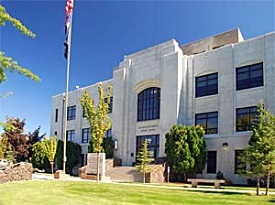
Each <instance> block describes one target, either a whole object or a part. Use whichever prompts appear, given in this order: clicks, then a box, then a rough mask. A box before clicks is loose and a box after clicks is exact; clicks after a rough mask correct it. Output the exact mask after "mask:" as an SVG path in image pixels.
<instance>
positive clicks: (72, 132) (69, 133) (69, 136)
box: [66, 130, 76, 142]
mask: <svg viewBox="0 0 275 205" xmlns="http://www.w3.org/2000/svg"><path fill="white" fill-rule="evenodd" d="M75 137H76V132H75V130H67V131H66V141H71V142H75V140H76V139H75Z"/></svg>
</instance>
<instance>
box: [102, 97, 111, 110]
mask: <svg viewBox="0 0 275 205" xmlns="http://www.w3.org/2000/svg"><path fill="white" fill-rule="evenodd" d="M104 102H105V103H107V98H105V99H104ZM112 112H113V97H110V104H109V110H108V113H112Z"/></svg>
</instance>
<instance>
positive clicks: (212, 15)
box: [0, 0, 275, 135]
mask: <svg viewBox="0 0 275 205" xmlns="http://www.w3.org/2000/svg"><path fill="white" fill-rule="evenodd" d="M1 4H2V5H3V6H5V7H6V10H7V11H8V12H9V13H10V14H11V15H12V16H14V17H17V18H18V19H20V20H21V21H22V22H23V23H24V24H25V25H26V26H27V27H28V28H29V29H31V30H32V31H33V32H34V33H35V34H36V38H35V39H31V38H28V37H26V36H24V35H22V34H21V33H20V32H19V31H17V30H16V29H15V28H13V27H12V26H11V25H9V24H6V26H4V27H1V28H0V29H1V30H0V50H2V51H4V52H5V54H6V55H7V56H11V57H13V58H14V59H15V60H17V61H18V62H19V64H20V65H22V66H24V67H27V68H29V69H31V70H32V71H33V72H34V73H36V74H37V75H39V76H40V78H41V79H42V81H41V82H39V83H36V82H33V81H32V80H30V79H27V78H25V77H23V76H20V75H18V74H16V73H14V74H8V80H7V81H6V82H4V83H3V84H1V85H0V93H6V92H9V91H12V92H13V95H12V96H9V97H7V98H5V99H3V100H1V101H0V120H2V121H5V118H6V117H7V116H9V117H19V118H20V119H25V120H26V126H25V132H32V131H33V130H34V129H36V128H37V127H38V126H41V132H42V133H43V132H46V133H47V134H48V135H49V134H50V117H51V97H52V96H54V95H57V94H60V93H63V92H65V86H66V60H65V59H64V57H63V49H64V48H63V42H64V21H65V13H64V9H65V5H66V0H44V1H42V0H36V1H34V0H32V1H27V0H16V1H13V0H1ZM274 19H275V2H274V1H273V0H271V1H265V0H258V1H183V0H182V1H134V0H132V1H93V0H75V5H74V13H73V33H72V47H71V68H70V84H69V85H70V86H69V87H70V90H72V89H74V88H75V86H76V85H78V86H80V87H83V86H88V85H90V84H94V83H96V82H99V81H103V80H107V79H110V78H112V70H113V68H114V67H116V66H117V65H118V64H119V62H120V61H122V59H123V56H124V55H128V54H131V53H134V52H137V51H140V50H142V49H145V48H148V47H150V46H153V45H156V44H159V43H162V42H165V41H167V40H170V39H176V40H177V41H178V42H179V44H181V45H183V44H186V43H189V42H192V41H196V40H199V39H201V38H205V37H208V36H211V35H214V34H217V33H221V32H224V31H228V30H231V29H233V28H237V27H239V28H240V29H241V32H242V34H243V36H244V38H245V39H249V38H253V37H257V36H260V35H264V34H265V33H268V32H272V31H274V30H275V22H274ZM0 132H1V131H0Z"/></svg>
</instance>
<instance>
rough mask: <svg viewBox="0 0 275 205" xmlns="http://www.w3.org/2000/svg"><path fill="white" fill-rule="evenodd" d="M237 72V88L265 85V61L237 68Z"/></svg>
mask: <svg viewBox="0 0 275 205" xmlns="http://www.w3.org/2000/svg"><path fill="white" fill-rule="evenodd" d="M236 74H237V77H236V85H237V90H244V89H248V88H255V87H259V86H263V85H264V80H263V63H257V64H254V65H249V66H244V67H240V68H237V70H236Z"/></svg>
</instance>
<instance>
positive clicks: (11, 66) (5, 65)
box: [0, 4, 40, 129]
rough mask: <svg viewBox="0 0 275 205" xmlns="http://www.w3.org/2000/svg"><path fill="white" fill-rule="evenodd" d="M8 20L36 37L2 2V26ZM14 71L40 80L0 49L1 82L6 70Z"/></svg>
mask: <svg viewBox="0 0 275 205" xmlns="http://www.w3.org/2000/svg"><path fill="white" fill-rule="evenodd" d="M6 22H9V23H11V24H12V25H13V26H14V27H15V28H17V29H18V30H19V31H21V32H22V33H23V34H24V35H26V36H29V37H32V38H34V37H35V34H34V33H33V32H32V31H30V30H29V29H27V28H26V27H25V26H24V25H23V24H22V23H21V22H20V21H19V20H18V19H16V18H14V17H12V16H10V14H9V13H7V11H6V9H5V8H4V7H3V6H2V5H1V4H0V26H4V25H5V23H6ZM14 71H17V72H18V73H19V74H23V75H25V76H26V77H28V78H31V79H32V80H34V81H40V78H39V77H38V76H37V75H35V74H34V73H33V72H32V71H31V70H29V69H27V68H24V67H22V66H20V65H19V64H18V63H17V61H15V60H13V59H12V58H11V57H8V56H5V55H4V52H2V51H0V84H1V83H3V82H4V81H6V80H7V75H6V72H10V73H13V72H14ZM10 94H11V92H9V93H6V94H1V95H0V99H3V98H5V97H6V96H8V95H10ZM0 126H3V127H4V128H5V129H6V128H7V126H6V125H5V124H4V123H3V122H0Z"/></svg>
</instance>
